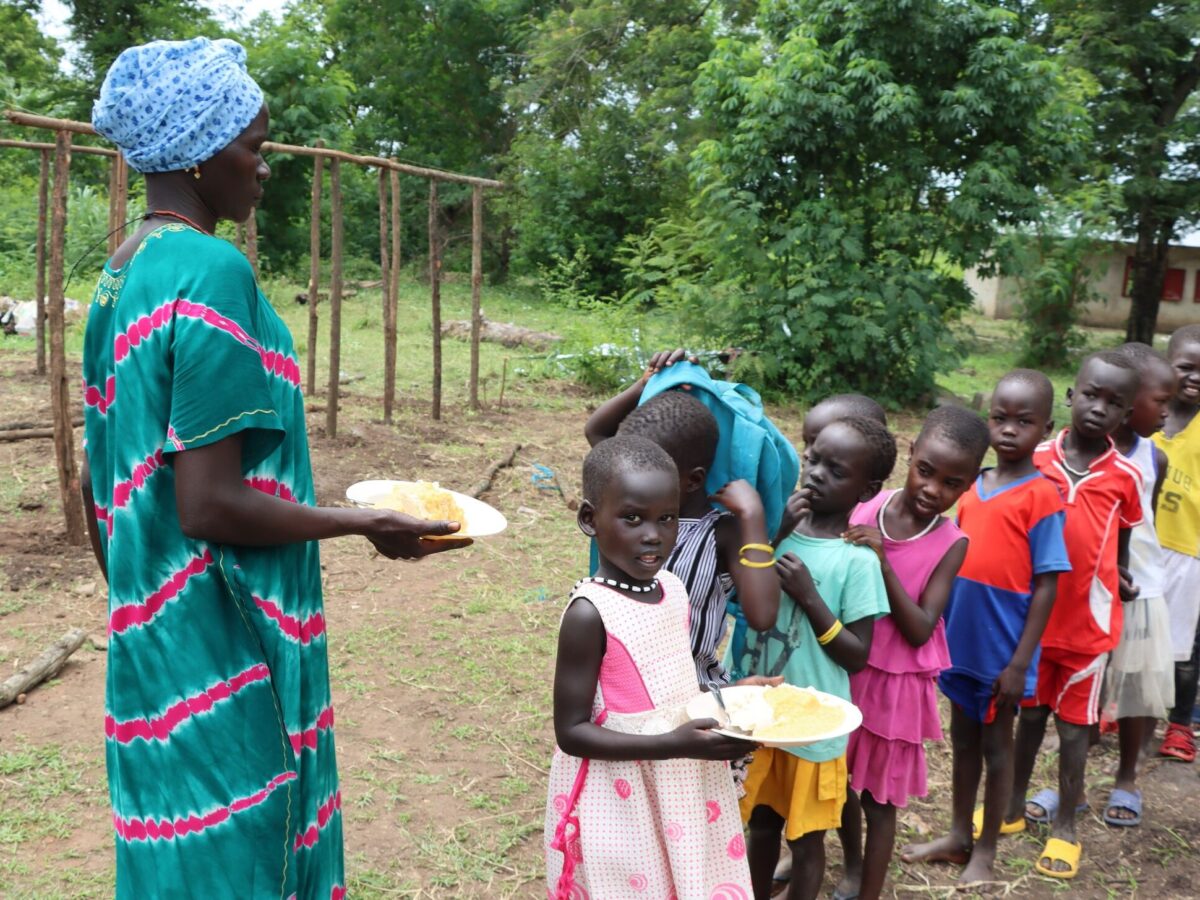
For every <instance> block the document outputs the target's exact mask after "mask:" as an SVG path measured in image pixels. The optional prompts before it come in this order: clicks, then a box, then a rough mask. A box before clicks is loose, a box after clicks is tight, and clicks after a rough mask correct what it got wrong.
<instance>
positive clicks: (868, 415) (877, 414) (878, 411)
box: [809, 394, 887, 427]
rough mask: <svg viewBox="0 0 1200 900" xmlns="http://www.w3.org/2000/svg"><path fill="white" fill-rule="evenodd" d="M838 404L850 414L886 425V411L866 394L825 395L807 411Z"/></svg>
mask: <svg viewBox="0 0 1200 900" xmlns="http://www.w3.org/2000/svg"><path fill="white" fill-rule="evenodd" d="M834 405H837V406H840V407H841V408H842V409H844V410H845V411H846V414H847V415H850V416H862V417H863V418H864V419H872V420H873V421H876V422H878V423H879V424H880V425H883V426H885V427H886V426H887V413H886V412H884V409H883V407H882V406H880V405H879V403H878V402H876V401H875V400H872V399H871V398H870V397H868V396H867V395H866V394H834V395H833V396H832V397H826V398H825V399H824V400H822V401H821V402H820V403H818V404H816V406H814V407H813V408H812V409H810V410H809V412H810V413H811V412H813V411H814V410H817V409H820V408H821V407H822V406H834Z"/></svg>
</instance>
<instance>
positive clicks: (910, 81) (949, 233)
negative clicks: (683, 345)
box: [631, 0, 1087, 403]
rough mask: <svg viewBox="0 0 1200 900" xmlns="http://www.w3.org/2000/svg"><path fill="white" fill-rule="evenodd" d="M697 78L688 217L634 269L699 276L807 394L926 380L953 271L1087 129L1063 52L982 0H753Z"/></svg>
mask: <svg viewBox="0 0 1200 900" xmlns="http://www.w3.org/2000/svg"><path fill="white" fill-rule="evenodd" d="M697 91H698V98H699V101H700V105H701V110H702V112H703V114H705V115H707V116H709V117H710V118H711V119H712V120H713V122H714V123H715V125H716V127H717V129H718V133H719V134H720V136H719V137H717V138H714V139H711V140H708V141H705V142H704V143H702V144H701V145H700V147H699V148H698V149H697V151H696V152H695V153H694V154H693V157H692V164H691V177H692V197H691V215H690V222H689V223H688V224H687V226H686V227H684V228H682V229H680V228H679V227H678V226H676V231H675V232H674V234H669V235H668V236H667V237H666V238H665V239H664V241H663V245H662V246H663V250H664V251H666V252H663V253H660V254H658V255H657V257H653V256H652V257H649V258H645V256H644V254H643V255H642V258H643V260H644V263H643V265H641V266H639V267H636V268H635V269H634V270H633V271H632V272H631V275H632V284H633V287H634V288H635V289H637V288H639V287H640V286H641V285H644V284H646V283H650V284H659V285H660V287H659V288H656V289H654V293H655V294H656V295H661V294H666V295H670V294H671V293H672V292H673V291H675V292H676V293H678V291H676V288H675V286H676V285H678V284H679V283H680V282H681V281H683V282H689V281H690V282H694V283H697V284H698V285H699V288H697V287H696V286H695V285H694V284H693V285H690V286H689V287H688V291H689V292H690V294H691V301H690V302H692V303H693V305H694V309H695V313H696V315H695V316H694V318H695V320H697V321H700V322H701V323H702V324H703V325H704V326H705V330H706V331H707V332H708V333H709V334H710V335H711V336H712V337H713V338H714V339H722V340H730V341H733V342H736V343H738V344H740V345H741V346H743V347H746V348H748V349H752V350H755V351H758V352H757V355H756V356H755V357H752V360H753V361H754V362H753V364H755V365H757V366H759V367H760V368H761V370H762V372H761V377H762V378H763V379H764V380H765V381H766V383H768V384H771V385H774V386H775V387H777V388H780V389H784V390H787V391H789V392H791V393H794V394H797V395H800V396H805V397H808V398H813V397H818V396H821V395H825V394H828V393H829V392H832V391H836V390H846V389H850V390H861V391H865V392H867V393H870V394H872V395H874V396H879V397H882V398H885V399H889V400H892V401H895V402H900V403H908V402H913V401H917V400H919V399H921V398H923V397H928V396H929V394H930V393H931V392H932V389H933V385H934V376H935V374H936V372H938V371H939V370H944V369H946V368H947V367H949V366H951V365H952V364H953V363H954V360H955V358H956V353H955V349H956V348H955V346H954V342H953V340H952V336H951V332H950V325H951V324H952V323H953V321H954V319H955V318H956V316H957V315H958V313H959V312H960V311H961V310H962V309H963V308H964V307H965V306H966V305H967V304H968V303H969V298H968V295H967V292H966V289H965V287H964V285H963V283H962V279H961V276H960V272H961V271H962V269H963V268H966V267H970V266H984V267H985V268H986V267H988V266H993V265H994V264H995V262H996V257H995V252H994V250H995V244H996V241H997V238H998V236H999V235H1000V233H1001V229H1004V228H1012V227H1015V226H1018V225H1020V224H1021V223H1024V222H1029V221H1033V220H1036V219H1037V217H1038V215H1039V212H1040V210H1041V206H1042V198H1041V196H1040V195H1039V187H1040V186H1041V185H1043V184H1045V183H1046V182H1047V181H1048V180H1050V179H1051V178H1052V177H1053V176H1054V174H1055V173H1056V172H1058V171H1060V170H1061V169H1062V167H1063V166H1064V165H1066V164H1068V163H1070V162H1072V161H1073V160H1075V159H1077V158H1078V157H1079V155H1080V153H1081V149H1082V147H1083V144H1084V142H1085V140H1086V137H1087V132H1086V128H1085V121H1086V117H1085V115H1084V112H1083V110H1082V109H1081V108H1080V107H1079V106H1078V105H1077V104H1076V103H1075V102H1073V100H1072V95H1073V86H1072V85H1070V84H1069V83H1068V76H1067V73H1066V72H1065V70H1064V68H1063V67H1062V66H1061V65H1059V64H1058V63H1057V62H1056V61H1055V60H1054V59H1052V58H1051V57H1050V56H1049V55H1048V54H1047V53H1046V52H1045V51H1044V50H1043V49H1041V48H1039V47H1037V46H1034V45H1032V44H1031V43H1029V42H1028V41H1026V40H1025V39H1024V35H1023V33H1022V29H1021V25H1020V21H1019V19H1018V17H1017V16H1016V15H1014V14H1013V13H1011V12H1007V11H1004V10H1002V9H998V8H996V7H995V6H994V5H991V4H985V3H981V2H964V0H904V2H897V0H861V2H850V0H795V2H783V0H774V2H766V3H764V4H763V5H762V7H761V11H760V14H759V17H758V27H757V34H756V35H755V36H754V37H753V38H746V39H741V38H736V37H735V38H726V39H723V40H721V41H720V42H719V43H718V45H717V48H716V50H715V52H714V54H713V56H712V58H711V59H710V60H709V62H708V63H706V64H705V66H704V67H703V69H702V72H701V75H700V79H699V84H698V86H697ZM678 235H683V237H682V238H680V237H679V236H678ZM685 256H690V258H691V259H692V261H691V262H690V263H688V264H687V265H686V266H685V267H684V268H683V269H682V270H674V271H672V270H671V269H670V267H671V266H672V265H674V264H675V263H674V261H675V260H678V259H681V258H685ZM664 260H665V261H664ZM664 273H669V274H670V276H671V277H670V280H669V282H668V283H666V284H664V282H663V280H662V279H663V275H664ZM647 275H649V279H647ZM655 279H659V280H658V281H657V282H656V281H655ZM686 299H688V298H686V297H685V300H686Z"/></svg>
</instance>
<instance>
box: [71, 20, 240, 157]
mask: <svg viewBox="0 0 1200 900" xmlns="http://www.w3.org/2000/svg"><path fill="white" fill-rule="evenodd" d="M262 105H263V92H262V89H261V88H260V87H259V86H258V85H257V84H255V83H254V79H253V78H251V77H250V75H249V74H248V73H247V72H246V50H245V48H244V47H243V46H242V45H241V44H239V43H237V42H236V41H230V40H226V39H224V38H222V39H221V40H216V41H210V40H209V39H208V38H202V37H200V38H193V39H192V40H190V41H151V42H150V43H148V44H142V45H141V46H138V47H130V48H129V49H127V50H125V51H123V52H122V53H121V55H120V56H118V57H117V59H116V62H114V63H113V64H112V67H111V68H110V69H109V70H108V74H107V75H106V76H105V78H104V84H103V85H102V86H101V88H100V97H99V99H97V100H96V103H95V105H93V107H92V125H94V126H95V127H96V130H97V131H98V132H100V134H102V135H104V136H105V137H106V138H108V139H109V140H110V141H112V142H113V143H114V144H116V145H117V146H118V147H120V148H121V152H122V153H123V154H124V155H125V159H126V160H128V161H129V165H131V166H132V167H133V168H134V169H136V170H137V171H139V172H171V171H175V170H177V169H187V168H190V167H192V166H194V165H197V164H198V163H202V162H204V161H205V160H207V159H211V158H212V157H213V156H215V155H216V154H217V153H219V152H220V151H221V150H223V149H224V148H225V147H227V146H229V144H230V143H231V142H232V141H233V139H234V138H236V137H237V136H238V135H239V134H241V133H242V132H243V131H245V130H246V126H247V125H249V124H250V122H251V121H252V120H253V119H254V117H255V116H256V115H258V111H259V110H260V109H262Z"/></svg>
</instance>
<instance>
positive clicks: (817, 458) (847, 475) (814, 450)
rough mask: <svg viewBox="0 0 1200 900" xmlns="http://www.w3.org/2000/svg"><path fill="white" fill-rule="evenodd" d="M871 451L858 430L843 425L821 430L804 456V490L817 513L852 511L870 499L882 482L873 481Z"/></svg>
mask: <svg viewBox="0 0 1200 900" xmlns="http://www.w3.org/2000/svg"><path fill="white" fill-rule="evenodd" d="M871 463H872V457H871V448H870V446H868V444H867V442H866V441H865V440H864V439H863V437H862V435H860V434H859V433H858V432H857V431H855V430H854V429H853V428H851V427H850V426H849V425H845V424H843V423H842V422H831V423H830V424H829V425H826V426H825V427H824V428H822V429H821V432H820V433H819V434H818V435H817V438H816V440H815V441H813V443H812V446H810V447H809V448H808V449H807V450H806V451H805V454H804V474H803V478H802V481H803V487H804V489H805V490H807V491H808V492H809V495H810V500H809V505H810V507H811V509H812V510H813V512H816V513H842V512H849V511H850V510H851V509H853V508H854V505H855V504H856V503H860V502H862V501H864V500H869V499H871V497H872V496H874V495H875V493H876V492H877V491H878V490H879V483H878V482H873V481H872V480H871Z"/></svg>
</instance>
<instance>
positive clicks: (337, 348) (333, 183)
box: [325, 156, 342, 437]
mask: <svg viewBox="0 0 1200 900" xmlns="http://www.w3.org/2000/svg"><path fill="white" fill-rule="evenodd" d="M329 211H330V217H331V218H332V220H333V242H332V246H331V247H330V252H329V257H330V263H329V390H328V391H327V392H326V396H325V434H326V435H327V436H328V437H337V414H338V380H339V378H340V377H341V374H342V167H341V160H339V159H338V158H337V157H336V156H335V157H334V158H333V159H331V160H330V161H329Z"/></svg>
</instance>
